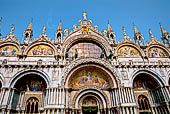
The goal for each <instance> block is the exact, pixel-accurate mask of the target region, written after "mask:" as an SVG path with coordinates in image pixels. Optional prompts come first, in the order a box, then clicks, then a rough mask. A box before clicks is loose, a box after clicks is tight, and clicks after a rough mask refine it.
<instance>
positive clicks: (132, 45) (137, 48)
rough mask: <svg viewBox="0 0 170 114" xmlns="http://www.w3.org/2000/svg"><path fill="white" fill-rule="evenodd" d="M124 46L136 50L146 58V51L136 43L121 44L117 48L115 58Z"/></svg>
mask: <svg viewBox="0 0 170 114" xmlns="http://www.w3.org/2000/svg"><path fill="white" fill-rule="evenodd" d="M124 46H129V47H132V48H135V49H136V50H137V51H138V52H139V54H140V56H141V57H144V56H145V53H144V51H143V50H142V49H141V48H140V47H139V46H138V45H136V44H134V43H130V42H129V43H121V44H119V45H118V46H117V48H116V50H115V56H118V50H119V49H120V48H121V47H124Z"/></svg>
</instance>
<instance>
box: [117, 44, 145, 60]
mask: <svg viewBox="0 0 170 114" xmlns="http://www.w3.org/2000/svg"><path fill="white" fill-rule="evenodd" d="M121 52H122V53H121ZM124 53H125V54H124ZM115 54H116V56H121V57H144V55H145V54H144V52H143V51H142V50H141V49H140V48H139V47H138V46H136V45H135V44H132V43H129V44H127V43H123V44H120V45H119V46H118V47H117V48H116V50H115ZM122 54H124V55H122Z"/></svg>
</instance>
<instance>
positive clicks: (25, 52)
mask: <svg viewBox="0 0 170 114" xmlns="http://www.w3.org/2000/svg"><path fill="white" fill-rule="evenodd" d="M37 45H47V46H49V47H50V48H52V49H53V51H54V54H57V51H56V47H55V46H54V45H53V44H52V43H50V42H47V41H46V42H44V41H43V42H42V41H41V42H34V44H33V43H32V44H31V45H29V46H28V47H27V48H26V49H25V51H24V55H27V54H28V52H29V51H30V50H31V49H32V48H34V47H35V46H37Z"/></svg>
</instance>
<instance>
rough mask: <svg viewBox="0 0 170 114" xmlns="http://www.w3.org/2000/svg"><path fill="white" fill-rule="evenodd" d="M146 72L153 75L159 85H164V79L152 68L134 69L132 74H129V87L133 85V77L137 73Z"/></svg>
mask: <svg viewBox="0 0 170 114" xmlns="http://www.w3.org/2000/svg"><path fill="white" fill-rule="evenodd" d="M141 73H143V74H148V75H149V76H151V77H153V78H154V79H155V80H156V81H157V82H158V84H159V85H160V86H164V85H165V80H164V79H163V78H162V77H161V76H160V75H159V74H158V73H156V72H155V71H152V70H136V71H135V72H134V73H133V74H132V75H131V78H130V80H131V87H133V82H134V79H135V78H136V77H137V76H138V75H139V74H141Z"/></svg>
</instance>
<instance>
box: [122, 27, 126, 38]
mask: <svg viewBox="0 0 170 114" xmlns="http://www.w3.org/2000/svg"><path fill="white" fill-rule="evenodd" d="M122 29H123V36H124V37H126V30H125V27H122Z"/></svg>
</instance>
